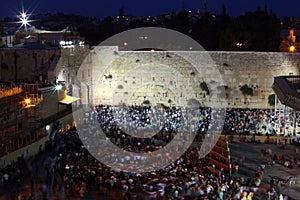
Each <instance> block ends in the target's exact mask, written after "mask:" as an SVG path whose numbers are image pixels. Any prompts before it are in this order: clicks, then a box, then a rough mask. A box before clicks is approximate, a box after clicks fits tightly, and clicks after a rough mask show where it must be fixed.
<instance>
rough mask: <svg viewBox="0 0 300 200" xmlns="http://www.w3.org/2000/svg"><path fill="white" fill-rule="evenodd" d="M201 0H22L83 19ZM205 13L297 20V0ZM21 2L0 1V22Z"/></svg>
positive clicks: (268, 0) (217, 3)
mask: <svg viewBox="0 0 300 200" xmlns="http://www.w3.org/2000/svg"><path fill="white" fill-rule="evenodd" d="M203 1H204V0H185V1H184V0H147V1H145V0H23V4H24V7H25V9H29V10H31V11H32V10H33V14H38V13H47V12H50V13H57V12H64V13H66V14H79V15H83V16H90V17H97V18H103V17H106V16H117V15H118V10H119V8H121V7H124V10H125V14H126V15H134V16H141V15H142V16H147V15H159V14H164V13H170V12H171V10H172V8H174V9H175V11H179V10H180V9H181V8H182V7H183V5H184V8H185V9H187V10H192V11H197V10H198V9H200V10H201V11H202V10H203ZM206 1H207V10H208V11H210V12H213V13H221V8H222V3H224V4H225V5H226V7H227V13H229V14H230V15H233V16H238V15H240V14H243V13H245V12H246V11H254V10H256V9H257V7H258V6H260V7H261V8H262V9H263V8H264V5H265V4H267V7H268V10H270V9H272V11H273V12H274V13H276V14H277V16H278V17H280V18H282V17H283V16H297V17H300V9H299V8H300V1H299V0H285V1H284V0H206ZM20 2H22V0H4V2H3V1H1V8H0V19H3V18H4V17H5V16H8V17H14V16H15V15H16V13H17V10H18V5H22V3H20Z"/></svg>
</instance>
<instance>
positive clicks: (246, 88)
mask: <svg viewBox="0 0 300 200" xmlns="http://www.w3.org/2000/svg"><path fill="white" fill-rule="evenodd" d="M240 90H241V92H242V94H243V95H251V96H252V95H253V89H252V88H251V87H249V86H248V85H247V84H245V85H243V86H242V87H240Z"/></svg>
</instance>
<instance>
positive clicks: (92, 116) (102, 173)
mask: <svg viewBox="0 0 300 200" xmlns="http://www.w3.org/2000/svg"><path fill="white" fill-rule="evenodd" d="M224 113H225V112H224ZM222 114H223V113H222V110H212V109H210V108H201V109H197V110H195V109H194V110H188V109H185V108H167V109H166V108H153V107H142V106H131V107H127V108H120V107H114V106H107V105H99V106H95V107H94V108H93V109H91V110H90V111H89V112H87V113H85V117H84V120H83V122H84V123H83V126H84V127H87V129H86V132H87V134H88V136H91V135H92V134H95V133H97V132H99V130H98V129H101V130H102V131H103V132H104V133H105V137H106V138H108V139H109V140H110V141H112V142H113V143H114V144H115V145H117V146H119V147H120V148H121V149H124V150H127V151H133V152H154V151H156V150H157V149H159V148H161V147H163V146H165V145H167V144H168V143H170V142H171V141H172V140H173V139H174V137H175V136H176V135H177V134H182V133H181V131H183V132H184V131H186V132H191V130H192V132H193V131H195V132H197V133H198V134H197V135H196V137H195V138H196V142H199V141H201V140H203V139H204V138H205V137H211V136H209V134H210V132H209V130H210V129H214V130H221V129H223V132H225V133H234V134H245V133H251V132H252V133H256V134H281V133H283V130H284V129H285V128H286V124H287V120H284V118H283V117H282V115H280V113H275V112H274V111H272V110H260V109H254V110H250V109H230V110H227V111H226V113H225V118H224V125H223V124H221V123H220V122H219V121H218V120H216V119H220V117H221V115H222ZM221 119H222V118H221ZM290 122H291V121H290V120H289V123H290ZM187 127H189V128H190V129H188V128H187ZM135 128H136V129H137V130H141V132H143V131H144V133H143V134H142V135H141V134H140V131H138V132H136V133H135V132H134V130H135ZM156 129H158V130H159V131H157V132H155V130H156ZM123 130H129V133H132V135H131V134H128V133H127V132H126V131H123ZM277 130H279V132H278V131H277ZM154 132H155V134H153V133H154ZM149 133H150V134H149ZM139 134H140V135H139ZM147 134H148V135H147ZM104 140H105V139H104ZM93 142H97V141H93ZM98 142H99V141H98ZM98 145H101V142H100V143H99V144H98ZM99 147H101V146H99ZM51 149H52V153H50V154H48V155H47V156H46V158H45V160H44V162H43V169H44V170H45V173H46V179H45V180H46V181H45V182H46V183H47V184H48V186H49V190H55V191H56V192H62V191H63V190H62V189H64V191H65V195H66V197H67V198H72V197H74V196H80V197H82V198H85V196H86V195H87V193H88V191H89V190H94V191H99V190H101V189H103V188H104V189H106V190H107V191H114V192H118V193H120V195H121V196H122V198H123V199H126V200H129V199H133V196H135V199H150V198H157V199H185V200H186V199H220V200H222V199H254V198H255V197H257V196H264V195H265V196H266V197H267V199H276V198H279V197H280V193H279V192H280V191H279V189H277V188H276V187H270V190H268V191H264V188H263V187H260V186H261V174H262V171H263V170H264V167H262V168H260V171H258V172H257V173H256V176H255V177H249V178H248V179H247V180H245V179H243V178H238V177H234V176H231V174H229V173H226V172H223V171H221V172H220V174H218V175H216V174H213V173H212V172H211V171H210V169H209V167H211V166H210V162H209V160H208V159H207V158H205V157H204V158H199V149H198V147H195V146H193V145H192V146H190V147H189V148H188V150H187V151H186V152H185V153H184V154H183V155H181V156H180V157H178V158H177V159H176V160H175V161H174V162H172V163H170V164H169V165H167V166H165V167H162V168H160V169H158V170H152V171H147V172H141V173H136V172H130V170H129V171H126V170H118V169H115V168H111V167H110V166H108V165H105V164H103V163H101V162H99V161H98V160H97V159H96V158H95V157H94V154H93V155H92V154H90V152H89V151H88V148H87V146H86V143H85V138H84V137H82V136H81V135H80V133H78V132H77V131H76V129H75V128H74V129H72V130H70V131H67V132H62V133H60V134H58V135H57V137H56V138H55V139H54V140H53V141H52V143H51ZM107 153H108V154H113V153H114V152H107ZM101 156H106V155H104V154H103V155H101ZM220 162H222V160H220ZM131 164H132V163H131ZM237 171H238V169H236V172H237ZM7 176H10V175H8V174H7V173H6V174H3V180H4V182H5V184H8V182H6V181H7ZM44 199H47V193H46V194H45V196H44Z"/></svg>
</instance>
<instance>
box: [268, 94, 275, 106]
mask: <svg viewBox="0 0 300 200" xmlns="http://www.w3.org/2000/svg"><path fill="white" fill-rule="evenodd" d="M268 103H269V105H270V106H274V105H275V94H270V95H269V97H268Z"/></svg>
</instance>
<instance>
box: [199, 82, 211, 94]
mask: <svg viewBox="0 0 300 200" xmlns="http://www.w3.org/2000/svg"><path fill="white" fill-rule="evenodd" d="M200 87H201V89H202V90H203V91H206V94H209V90H208V87H207V84H206V82H204V81H203V82H202V83H200Z"/></svg>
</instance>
